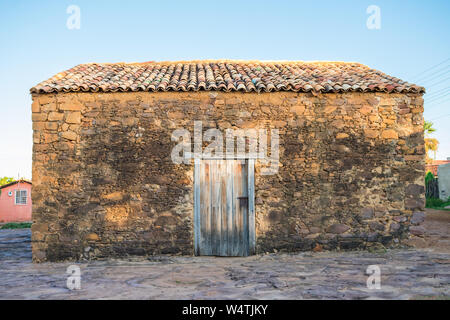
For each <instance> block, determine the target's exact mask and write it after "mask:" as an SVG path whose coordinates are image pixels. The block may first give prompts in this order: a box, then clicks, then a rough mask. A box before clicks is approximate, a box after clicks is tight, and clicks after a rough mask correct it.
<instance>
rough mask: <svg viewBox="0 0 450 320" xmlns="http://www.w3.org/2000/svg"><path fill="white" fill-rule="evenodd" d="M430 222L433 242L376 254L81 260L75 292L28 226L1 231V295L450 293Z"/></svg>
mask: <svg viewBox="0 0 450 320" xmlns="http://www.w3.org/2000/svg"><path fill="white" fill-rule="evenodd" d="M447 214H450V213H447ZM427 223H429V227H428V229H427V236H429V237H434V238H432V239H431V240H430V243H432V244H433V248H434V249H430V248H429V247H428V248H427V245H426V244H427V243H428V242H427V239H428V238H427V237H425V240H424V241H422V242H420V243H419V245H420V246H421V248H419V249H417V248H416V249H396V250H388V251H387V252H378V253H370V252H366V251H358V252H318V253H310V252H307V253H296V254H267V255H258V256H253V257H247V258H218V257H179V256H160V257H152V258H151V259H144V258H140V259H129V260H109V261H92V262H87V263H77V265H78V266H79V267H80V269H81V289H80V290H74V291H71V290H69V289H67V287H66V279H67V277H68V276H69V275H68V274H66V270H67V267H68V266H69V265H71V264H73V263H43V264H32V263H31V249H30V231H29V230H28V229H22V230H0V299H449V298H450V251H449V250H448V249H449V247H448V231H449V230H448V221H444V222H443V221H441V220H439V221H438V222H436V223H435V224H433V223H434V222H433V221H427ZM443 223H444V224H445V223H447V227H446V228H445V227H444V228H443ZM430 224H431V225H430ZM433 226H435V227H436V228H438V229H439V230H440V231H436V230H437V229H436V230H435V229H434V227H433ZM369 265H378V266H379V267H380V269H381V289H379V290H377V289H372V290H370V289H368V288H367V286H366V281H367V277H368V276H367V275H366V274H365V272H366V269H367V267H368V266H369Z"/></svg>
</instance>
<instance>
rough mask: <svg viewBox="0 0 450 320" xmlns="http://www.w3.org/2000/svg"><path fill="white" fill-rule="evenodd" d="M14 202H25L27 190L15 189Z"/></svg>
mask: <svg viewBox="0 0 450 320" xmlns="http://www.w3.org/2000/svg"><path fill="white" fill-rule="evenodd" d="M16 204H27V190H16Z"/></svg>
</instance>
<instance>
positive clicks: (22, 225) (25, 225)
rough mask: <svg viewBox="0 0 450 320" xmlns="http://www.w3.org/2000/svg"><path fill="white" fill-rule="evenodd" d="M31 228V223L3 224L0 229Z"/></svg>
mask: <svg viewBox="0 0 450 320" xmlns="http://www.w3.org/2000/svg"><path fill="white" fill-rule="evenodd" d="M27 228H31V222H9V223H5V224H4V225H2V226H1V227H0V229H27Z"/></svg>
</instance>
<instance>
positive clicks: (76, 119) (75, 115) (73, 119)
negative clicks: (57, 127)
mask: <svg viewBox="0 0 450 320" xmlns="http://www.w3.org/2000/svg"><path fill="white" fill-rule="evenodd" d="M66 122H67V123H81V112H71V113H69V114H68V115H67V117H66Z"/></svg>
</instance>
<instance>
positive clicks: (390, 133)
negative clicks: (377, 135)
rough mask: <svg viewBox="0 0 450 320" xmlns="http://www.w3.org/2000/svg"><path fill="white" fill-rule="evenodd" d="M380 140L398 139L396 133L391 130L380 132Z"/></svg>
mask: <svg viewBox="0 0 450 320" xmlns="http://www.w3.org/2000/svg"><path fill="white" fill-rule="evenodd" d="M381 139H398V133H397V132H395V130H392V129H388V130H384V131H383V132H381Z"/></svg>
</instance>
